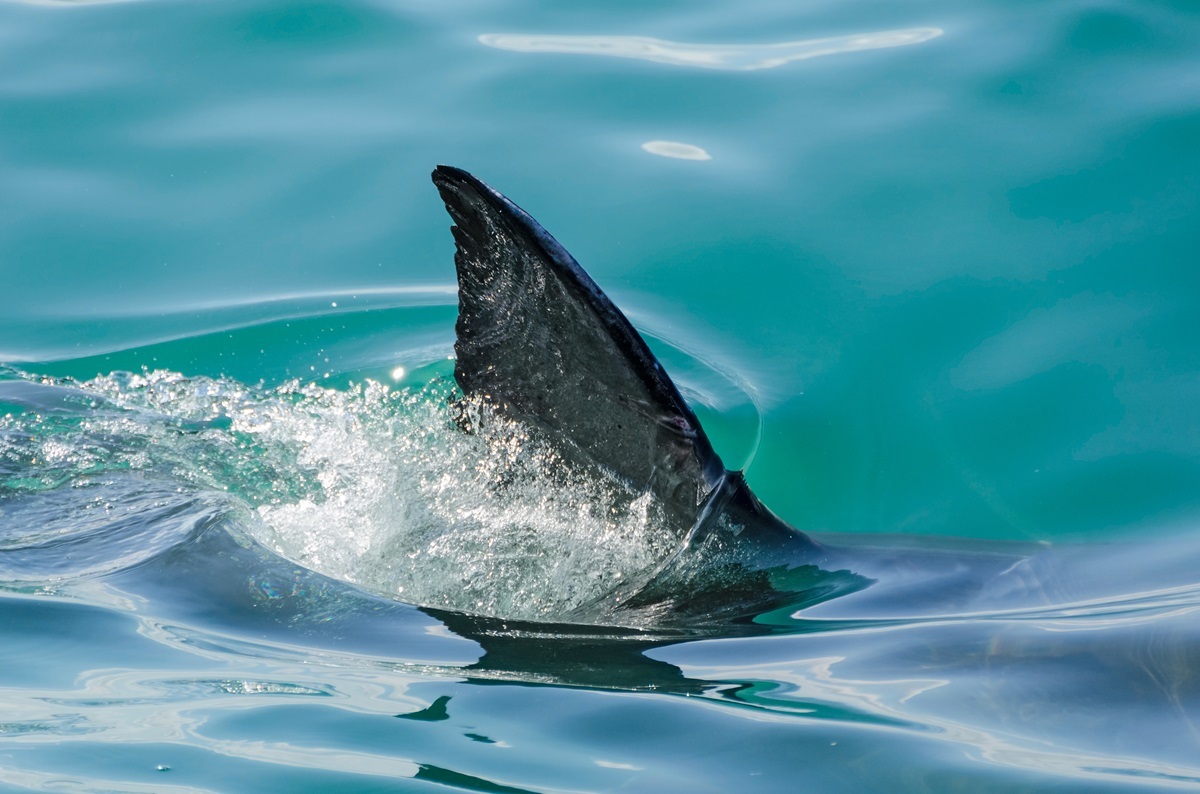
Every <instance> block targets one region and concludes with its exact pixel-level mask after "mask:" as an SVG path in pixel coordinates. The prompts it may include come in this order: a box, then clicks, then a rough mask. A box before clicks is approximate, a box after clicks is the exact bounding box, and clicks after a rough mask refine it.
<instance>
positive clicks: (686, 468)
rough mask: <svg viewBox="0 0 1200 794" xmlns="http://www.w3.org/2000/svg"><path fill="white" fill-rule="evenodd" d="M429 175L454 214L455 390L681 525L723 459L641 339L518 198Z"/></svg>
mask: <svg viewBox="0 0 1200 794" xmlns="http://www.w3.org/2000/svg"><path fill="white" fill-rule="evenodd" d="M433 182H434V184H435V185H436V186H437V188H438V191H439V192H440V193H441V195H442V199H443V200H444V201H445V202H446V208H447V210H448V211H449V212H450V216H451V218H453V220H454V223H455V226H454V228H453V232H454V239H455V242H456V243H457V247H458V250H457V252H456V254H455V257H454V261H455V265H456V267H457V270H458V302H459V314H458V323H457V325H456V329H455V330H456V332H457V341H456V342H455V345H454V349H455V352H456V354H457V363H456V364H455V368H454V377H455V380H457V381H458V385H459V387H460V388H461V389H462V391H463V393H464V395H465V396H466V397H468V398H470V399H475V400H480V401H482V402H484V403H486V404H488V405H489V406H490V407H491V408H492V409H493V410H495V411H496V412H498V413H501V414H503V415H504V416H506V417H509V418H511V419H514V420H516V421H518V422H521V423H522V424H524V425H527V426H529V427H532V428H536V429H537V430H538V432H540V433H541V434H543V435H544V436H545V437H546V438H547V439H549V441H550V442H551V443H552V444H554V445H555V446H556V447H558V448H559V449H561V450H564V451H566V453H567V454H568V455H576V456H578V455H582V456H584V458H585V459H586V461H587V462H589V463H595V464H598V465H601V466H603V467H605V468H606V469H608V470H609V471H611V472H613V473H615V474H616V475H617V476H619V477H620V478H621V479H623V480H624V481H625V482H626V483H627V484H629V485H630V486H632V487H633V488H634V489H635V490H638V491H645V490H648V491H650V492H651V493H652V494H653V495H654V497H655V498H656V499H657V500H658V501H659V502H660V503H661V504H662V505H663V507H664V508H665V510H666V512H667V517H668V518H669V519H670V523H671V524H672V529H673V530H675V531H676V532H677V533H679V534H683V533H686V532H687V531H688V530H689V529H690V528H691V526H692V524H693V523H694V522H695V520H696V519H697V518H698V516H699V515H700V512H701V510H700V508H701V505H702V503H703V502H704V500H705V499H706V498H707V497H708V495H709V494H710V493H711V492H712V491H713V490H714V489H715V488H716V487H717V486H718V485H719V484H720V483H721V482H722V480H723V478H724V477H725V473H726V472H725V467H724V465H723V464H722V463H721V460H720V458H718V457H717V455H716V453H715V452H713V449H712V446H711V445H710V444H709V441H708V438H707V436H705V434H704V431H703V429H701V427H700V423H699V422H698V421H697V420H696V416H695V414H694V413H692V410H691V409H690V408H689V407H688V405H687V403H686V402H684V400H683V398H682V397H681V396H680V394H679V390H678V389H677V388H676V387H675V384H674V383H672V382H671V379H670V378H669V377H667V374H666V372H665V371H664V370H663V368H662V366H661V365H660V364H659V363H658V361H657V360H656V359H655V357H654V355H653V354H652V353H651V352H650V349H649V348H648V347H647V346H646V343H645V341H643V339H642V337H641V336H639V335H638V333H637V331H635V330H634V328H633V326H632V325H630V323H629V320H627V319H626V318H625V315H623V314H622V313H621V311H620V310H619V309H617V307H616V306H614V305H613V303H612V301H610V300H609V299H608V297H607V296H606V295H605V294H604V293H603V292H602V291H601V290H600V288H599V287H598V286H596V283H595V282H594V281H592V279H591V277H590V276H588V274H587V273H585V272H584V270H583V269H582V268H581V267H580V266H579V264H578V263H577V262H576V261H575V259H574V258H573V257H572V256H571V255H570V254H569V253H567V251H566V250H565V249H564V248H563V247H562V246H561V245H559V243H558V241H557V240H555V239H554V238H553V237H551V236H550V234H549V233H547V232H546V230H545V229H543V228H542V227H541V225H539V224H538V222H537V221H535V220H534V219H533V218H531V217H530V216H529V215H528V214H527V213H525V212H524V211H523V210H522V209H521V208H520V207H518V206H517V205H515V204H513V203H512V202H511V201H509V200H508V199H507V198H505V197H504V196H502V195H501V194H499V193H497V192H496V191H495V190H492V189H491V188H490V187H488V186H487V185H485V184H484V183H483V182H481V181H479V180H478V179H476V178H475V177H473V176H471V175H470V174H468V173H467V172H465V171H462V170H460V169H457V168H451V167H448V166H439V167H438V168H437V169H436V170H434V172H433Z"/></svg>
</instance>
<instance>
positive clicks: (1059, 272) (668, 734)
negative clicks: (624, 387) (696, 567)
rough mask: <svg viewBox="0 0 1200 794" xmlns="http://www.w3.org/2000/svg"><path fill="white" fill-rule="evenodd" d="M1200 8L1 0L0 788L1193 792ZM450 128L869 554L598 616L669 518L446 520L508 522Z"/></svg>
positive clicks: (666, 354) (697, 401)
mask: <svg viewBox="0 0 1200 794" xmlns="http://www.w3.org/2000/svg"><path fill="white" fill-rule="evenodd" d="M1197 41H1200V11H1197V9H1195V8H1193V7H1192V6H1190V5H1189V4H1186V3H1170V2H1133V0H1114V1H1113V2H1079V1H1078V0H1072V1H1071V2H1065V1H1064V2H1043V3H1011V2H995V0H981V1H980V2H976V3H973V4H969V5H965V6H964V5H963V4H954V3H947V2H943V1H942V0H931V1H930V2H922V3H906V4H884V3H876V2H851V3H817V4H807V5H805V6H803V7H798V6H796V5H795V4H787V3H779V2H769V1H764V2H750V3H739V4H730V3H715V2H708V3H689V4H683V3H673V2H663V1H660V2H654V3H641V4H631V3H624V4H611V3H609V4H566V5H564V4H551V3H544V2H527V3H510V4H500V5H497V4H492V3H481V2H474V0H451V1H450V2H445V3H439V4H421V3H404V2H386V3H385V2H346V3H319V2H293V3H282V2H267V1H266V0H251V1H250V2H241V3H232V2H226V1H225V0H218V1H217V2H211V1H210V2H204V3H199V2H194V1H193V0H144V1H142V2H116V3H101V2H41V3H33V2H30V3H25V2H12V1H10V0H3V1H0V174H3V179H0V295H2V296H3V298H4V300H3V306H4V310H3V312H0V635H2V636H0V664H2V669H3V671H4V675H3V677H2V679H0V785H3V786H7V787H8V788H10V789H12V790H81V791H243V790H280V791H409V790H412V791H422V790H429V791H437V790H466V791H611V790H623V791H683V790H694V791H727V790H731V789H734V788H739V789H743V790H753V791H781V790H797V789H798V788H805V789H811V790H814V791H836V790H844V791H860V790H871V789H875V790H878V789H884V788H886V789H887V790H903V791H959V790H961V791H1042V790H1046V789H1051V788H1052V789H1055V790H1072V791H1074V790H1078V791H1096V790H1141V789H1143V788H1144V789H1160V788H1173V787H1174V788H1195V787H1200V764H1197V761H1196V759H1197V758H1200V727H1198V724H1197V722H1198V720H1200V678H1198V674H1197V672H1196V671H1197V670H1200V644H1198V640H1200V637H1198V636H1197V633H1198V629H1200V623H1198V622H1197V608H1198V607H1200V581H1198V580H1197V576H1196V573H1195V572H1196V570H1197V566H1196V563H1197V562H1198V561H1200V531H1198V530H1197V523H1198V522H1197V517H1198V515H1200V421H1198V420H1197V409H1196V406H1197V405H1198V404H1200V326H1198V324H1197V320H1196V318H1197V317H1200V305H1198V304H1200V280H1198V278H1197V273H1198V272H1200V270H1198V269H1197V266H1198V264H1200V256H1198V252H1200V48H1197V47H1196V42H1197ZM437 163H450V164H453V165H457V166H461V167H463V168H467V169H468V170H470V171H472V172H473V173H475V174H477V175H478V176H479V177H481V178H483V179H484V180H486V181H488V182H489V183H490V184H492V185H494V186H495V187H496V188H498V189H499V190H501V191H503V192H504V193H506V194H507V195H508V196H510V197H511V198H512V199H513V200H515V201H516V202H517V203H519V204H520V205H521V206H523V207H524V208H525V209H527V210H528V211H530V212H531V213H532V214H533V215H534V216H535V217H537V218H538V219H539V220H540V221H541V222H542V223H543V224H544V225H545V226H546V228H547V229H549V230H550V231H551V232H552V233H553V234H555V236H556V237H558V239H559V240H560V241H562V242H563V244H564V245H565V246H566V247H567V248H568V249H569V250H570V251H571V252H572V253H573V254H574V255H575V256H576V257H577V258H578V259H579V261H580V262H581V263H582V264H583V265H584V267H586V268H587V269H588V271H589V272H590V273H591V274H592V275H593V276H594V277H595V279H596V281H597V282H598V283H599V284H600V285H601V287H603V288H604V289H605V290H606V291H607V292H608V293H609V294H610V295H611V296H612V297H613V299H614V300H615V302H616V303H617V304H618V305H619V306H620V307H621V308H622V309H623V310H625V311H626V313H627V314H628V315H629V317H630V319H631V320H632V321H633V323H634V324H635V326H637V327H638V329H639V330H640V331H641V332H642V333H643V334H644V335H645V336H646V337H647V338H648V339H649V341H650V343H651V346H652V347H653V348H654V350H655V352H656V353H658V354H659V355H660V357H661V359H662V361H663V363H664V365H665V366H666V368H667V370H668V371H669V372H671V373H672V375H673V376H674V377H675V379H676V380H677V382H678V383H679V385H680V387H681V389H682V391H683V392H684V394H685V396H687V397H688V399H689V400H690V401H691V402H692V403H693V405H694V406H695V407H696V409H697V413H698V415H699V417H700V419H701V421H702V422H703V424H704V425H705V427H706V428H707V430H708V432H709V435H710V436H712V438H713V440H714V443H715V445H716V446H717V448H718V451H719V452H720V453H721V455H722V456H723V457H724V459H725V461H726V463H727V464H729V465H730V466H731V467H738V466H745V467H746V470H747V478H748V480H749V481H750V483H751V485H752V486H753V487H754V490H755V492H756V493H757V494H758V495H759V496H760V497H761V498H762V500H763V501H764V502H766V503H767V504H768V505H770V506H771V507H772V508H773V509H774V510H775V511H776V512H778V513H779V514H780V515H781V516H782V517H783V518H785V519H787V520H788V521H789V522H791V523H792V524H794V525H795V526H797V527H799V528H801V529H803V530H805V531H811V532H814V533H817V534H819V535H820V536H821V537H827V538H829V539H830V542H831V544H833V545H835V546H839V545H840V546H844V547H847V555H848V557H847V559H849V560H851V562H849V563H847V565H848V567H849V568H851V569H854V570H855V571H856V572H859V573H861V574H862V575H863V576H866V577H869V578H871V579H872V580H874V581H875V582H876V584H874V585H872V586H871V587H868V588H866V589H865V590H864V591H862V592H861V593H857V594H855V595H854V596H852V597H847V598H845V599H834V600H833V601H831V602H828V603H825V604H822V605H820V606H817V607H814V608H813V609H811V610H805V611H801V612H799V613H797V614H795V615H792V614H775V615H763V616H760V619H759V620H758V621H757V622H756V623H755V624H754V625H755V628H754V630H753V631H747V630H743V629H744V628H745V627H742V628H741V629H739V630H737V631H733V630H729V631H720V632H716V633H715V634H713V633H707V634H706V633H704V632H694V631H692V627H688V626H677V625H676V626H669V627H662V626H652V627H636V628H632V629H631V628H629V627H625V628H623V629H620V630H617V629H614V628H611V627H606V628H603V629H599V628H594V629H588V630H582V629H580V628H579V627H578V626H575V627H571V626H564V625H561V621H559V622H558V623H555V622H553V621H555V620H556V619H559V618H561V617H562V615H563V614H565V613H566V611H569V610H568V607H570V606H571V604H573V603H574V602H572V601H571V599H572V598H576V599H578V598H584V597H585V596H586V594H587V593H588V592H590V591H588V589H587V587H588V585H587V584H586V582H588V581H590V579H589V576H591V575H593V574H596V572H597V571H603V572H611V571H614V570H620V569H621V567H622V566H629V565H636V564H638V563H637V560H638V559H640V558H639V557H638V555H639V554H648V553H651V552H652V551H653V545H654V544H653V539H652V538H650V539H647V537H645V536H643V535H636V536H635V535H631V534H630V533H629V532H627V531H626V529H622V528H620V527H618V528H616V529H612V528H611V527H610V528H608V529H609V530H612V532H614V533H615V534H612V535H608V534H605V535H599V536H596V535H594V534H593V536H592V537H591V538H590V539H589V537H588V536H587V533H589V532H591V531H592V530H591V529H589V527H590V526H591V525H581V527H582V529H581V531H580V532H577V533H576V534H575V535H570V534H568V535H566V536H563V537H559V536H555V541H554V542H555V543H561V544H565V545H558V546H553V547H550V546H547V547H546V548H544V549H542V553H543V555H549V556H550V557H554V555H555V554H559V553H561V556H562V558H563V559H564V560H565V559H569V560H571V564H570V565H567V566H566V567H557V568H556V567H554V566H553V565H547V566H540V565H533V564H532V563H529V560H531V559H534V557H531V556H528V555H527V556H526V558H522V557H521V554H520V553H519V552H520V550H519V549H511V548H510V549H509V550H508V551H509V553H510V556H508V557H495V558H493V557H488V556H486V554H484V555H483V556H481V552H480V549H475V548H474V547H472V546H471V543H472V542H477V541H472V540H470V539H468V540H467V541H463V540H462V538H459V537H457V536H456V537H455V540H454V542H453V543H450V542H443V543H442V547H441V550H440V551H439V552H438V554H440V555H441V556H438V555H436V554H433V553H431V552H430V551H429V549H432V548H433V546H432V545H428V544H427V545H424V546H422V545H421V544H423V543H426V541H428V540H429V538H428V537H426V535H424V534H421V533H424V532H426V531H427V530H428V529H429V527H431V526H433V525H434V524H436V519H437V516H438V515H440V514H439V513H438V512H437V510H439V509H443V508H445V509H446V510H450V509H451V508H453V509H454V510H460V511H467V512H470V511H471V510H476V511H478V510H479V509H480V506H479V505H478V504H477V503H475V502H471V501H470V500H471V499H473V498H474V497H475V496H478V492H477V491H473V490H472V486H471V485H470V482H471V481H470V475H469V472H471V471H473V469H471V467H470V466H466V465H464V464H463V460H467V461H473V460H474V459H472V458H470V454H471V451H470V450H469V449H465V450H464V449H461V448H460V447H459V446H458V444H459V443H460V442H459V441H457V440H455V438H454V437H453V436H452V435H450V434H449V431H448V430H447V429H446V428H445V427H443V426H442V425H443V424H444V422H443V420H442V419H440V418H439V417H440V414H439V413H438V410H439V408H440V407H441V406H443V405H444V396H445V395H444V394H443V392H442V391H440V389H443V388H444V386H445V382H446V379H447V378H448V377H449V362H448V361H447V357H449V356H451V355H452V353H453V348H452V344H453V338H454V318H455V312H456V298H455V292H454V272H453V264H452V253H453V243H452V240H451V238H450V235H449V233H448V231H447V227H448V225H449V221H448V218H447V217H446V215H445V212H444V210H443V208H442V206H441V203H440V201H439V200H438V198H437V196H436V193H435V192H434V191H433V189H432V187H431V185H430V184H429V172H430V170H431V169H432V167H433V166H434V165H435V164H437ZM369 381H370V382H375V383H376V384H387V385H389V386H390V387H391V391H389V392H387V393H384V392H383V391H382V390H381V389H380V388H379V387H377V386H364V385H363V384H364V383H367V382H369ZM430 384H432V385H430ZM463 456H465V457H463ZM471 465H474V464H473V463H472V464H471ZM525 496H528V497H529V498H530V499H531V500H533V501H537V500H536V499H534V498H533V495H529V494H526V495H525ZM538 498H540V496H539V497H538ZM454 499H464V500H466V501H464V502H455V501H453V500H454ZM448 500H449V501H448ZM425 504H429V505H433V507H428V508H427V507H423V506H421V505H425ZM522 504H524V503H522ZM518 506H520V505H518ZM568 507H569V506H568ZM560 508H561V506H560ZM560 508H556V509H560ZM561 509H568V508H561ZM472 515H474V513H473V514H472ZM538 515H539V518H537V520H539V521H540V520H546V521H549V522H550V523H552V524H554V523H555V521H553V520H552V519H554V517H555V516H559V517H561V516H562V515H566V514H564V513H561V512H559V513H553V512H551V513H550V514H540V513H539V514H538ZM547 515H549V518H547ZM529 520H530V521H533V520H534V519H529ZM508 521H509V518H503V520H501V517H500V516H498V515H494V514H486V511H485V514H483V518H482V519H481V522H482V524H483V525H484V527H485V529H488V530H489V531H494V532H497V533H499V534H498V535H487V536H486V537H487V538H488V539H489V540H491V539H492V538H494V537H499V538H500V539H501V541H503V538H505V537H511V536H512V535H513V534H514V531H512V526H513V525H512V524H510V523H506V522H508ZM562 523H571V522H565V521H562V520H560V521H558V522H557V524H562ZM585 524H586V522H585ZM556 526H557V525H556ZM398 527H399V529H398ZM414 528H420V532H416V531H415V529H414ZM501 530H503V532H502V531H501ZM606 531H607V530H606ZM597 538H599V539H597ZM532 542H533V541H531V543H532ZM430 543H435V544H436V541H430ZM479 545H480V546H482V545H485V544H479ZM533 547H534V548H540V547H538V546H537V544H536V543H534V546H533ZM856 547H858V548H857V551H856V550H855V548H856ZM418 548H419V552H418ZM551 548H552V550H550V551H548V550H547V549H551ZM564 549H565V551H564ZM401 550H403V553H401ZM476 552H480V553H476ZM410 553H411V554H415V555H416V556H415V557H412V558H410V557H409V556H408V554H410ZM489 553H490V552H489ZM422 555H425V556H422ZM456 555H457V556H456ZM535 556H536V555H535ZM409 559H413V560H416V562H411V563H410V562H404V560H409ZM522 559H524V560H525V563H526V564H525V567H522V565H521V564H518V563H519V562H520V561H521V560H522ZM498 560H499V562H498ZM514 560H516V561H518V562H513V561H514ZM501 563H503V564H501ZM596 575H598V574H596ZM405 587H407V588H408V589H407V590H405V589H403V588H405ZM464 593H468V594H469V596H470V598H477V599H478V600H477V601H476V602H474V603H476V604H477V606H476V607H475V608H472V607H471V604H469V603H467V602H466V601H464V600H462V599H463V598H464V597H465V596H464ZM456 599H457V600H456ZM412 604H416V605H417V606H419V607H422V608H421V609H418V608H417V607H414V606H411V605H412ZM556 610H557V611H556ZM531 618H533V620H530V619H531ZM508 619H515V620H520V621H524V622H519V623H517V622H514V623H512V625H509V624H508V623H505V622H504V621H505V620H508ZM544 621H551V622H550V623H545V622H544Z"/></svg>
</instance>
